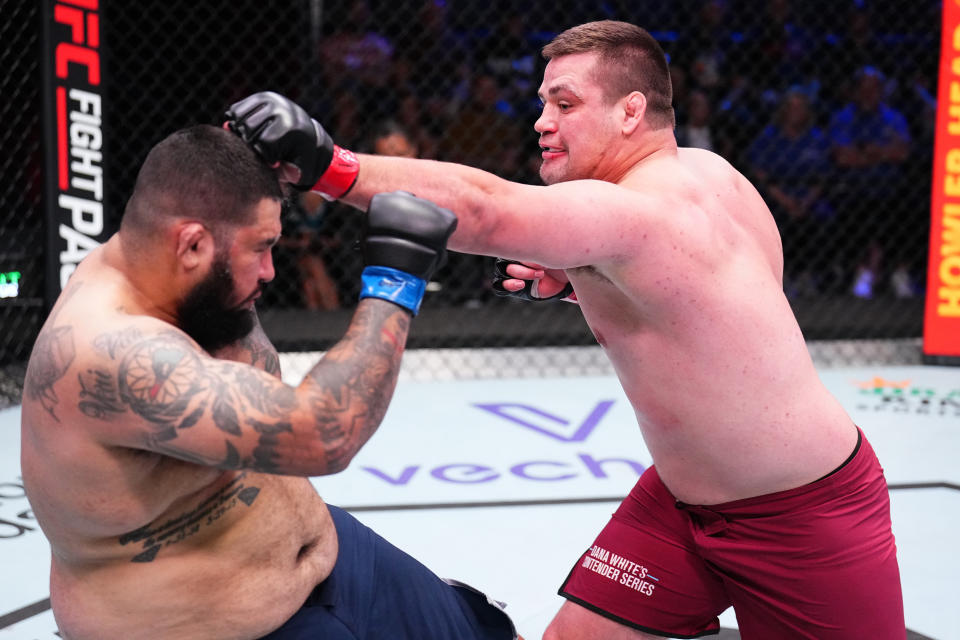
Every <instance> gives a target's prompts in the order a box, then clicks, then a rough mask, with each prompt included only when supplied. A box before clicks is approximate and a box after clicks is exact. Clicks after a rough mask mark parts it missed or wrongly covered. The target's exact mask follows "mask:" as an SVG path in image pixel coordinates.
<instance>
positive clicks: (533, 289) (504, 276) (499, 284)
mask: <svg viewBox="0 0 960 640" xmlns="http://www.w3.org/2000/svg"><path fill="white" fill-rule="evenodd" d="M511 264H523V263H522V262H518V261H517V260H507V259H505V258H497V259H496V261H495V262H494V263H493V292H494V293H495V294H497V295H498V296H504V297H507V296H509V297H513V298H520V299H521V300H533V301H534V302H546V301H547V300H559V299H561V298H567V297H570V296H571V295H572V294H573V285H572V284H570V283H569V282H568V283H567V284H566V286H565V287H564V288H563V289H561V290H560V291H559V292H558V293H555V294H554V295H552V296H547V297H546V298H541V297H539V296H537V284H538V282H539V281H538V280H524V283H526V284H525V285H524V287H523V289H520V290H519V291H509V290H507V289H504V288H503V281H504V280H521V279H522V278H516V277H514V276H511V275H510V274H508V273H507V266H508V265H511ZM574 299H575V298H574Z"/></svg>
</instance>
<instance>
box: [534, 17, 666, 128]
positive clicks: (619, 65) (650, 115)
mask: <svg viewBox="0 0 960 640" xmlns="http://www.w3.org/2000/svg"><path fill="white" fill-rule="evenodd" d="M574 53H597V54H599V60H598V61H597V65H596V68H595V69H594V74H595V76H596V80H597V82H598V83H600V85H601V86H603V87H604V88H605V89H604V93H605V97H606V98H607V99H608V100H611V101H615V100H619V99H620V98H622V97H623V96H625V95H627V94H629V93H630V92H631V91H639V92H641V93H642V94H643V95H644V96H646V98H647V115H646V117H647V120H648V121H649V123H650V126H652V127H653V128H655V129H663V128H666V127H670V128H671V129H672V128H673V126H674V124H675V119H674V113H673V104H672V102H673V86H672V84H671V81H670V67H669V66H668V65H667V57H666V55H665V54H664V53H663V49H662V48H661V47H660V44H659V43H658V42H657V41H656V39H655V38H654V37H653V36H652V35H650V34H649V33H648V32H647V31H646V30H644V29H641V28H640V27H638V26H636V25H633V24H630V23H628V22H618V21H616V20H600V21H597V22H587V23H586V24H581V25H579V26H576V27H572V28H570V29H567V30H566V31H564V32H563V33H561V34H559V35H558V36H557V37H555V38H554V39H553V40H551V41H550V43H549V44H548V45H547V46H545V47H544V48H543V57H544V58H546V59H547V60H550V59H552V58H559V57H561V56H567V55H571V54H574Z"/></svg>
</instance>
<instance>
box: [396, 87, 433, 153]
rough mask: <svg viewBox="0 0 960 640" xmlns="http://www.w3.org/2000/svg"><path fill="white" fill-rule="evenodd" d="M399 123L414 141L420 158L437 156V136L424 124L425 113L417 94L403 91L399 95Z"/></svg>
mask: <svg viewBox="0 0 960 640" xmlns="http://www.w3.org/2000/svg"><path fill="white" fill-rule="evenodd" d="M397 123H398V124H399V125H400V126H401V127H403V129H404V130H405V131H407V133H408V134H409V136H410V138H411V139H412V140H413V141H414V144H415V146H416V147H417V149H418V151H419V156H418V157H420V158H429V159H431V160H433V159H436V158H437V154H438V153H439V152H438V150H437V147H438V145H439V143H438V142H437V136H436V135H434V134H433V132H432V131H431V130H430V129H429V128H428V127H426V126H425V125H424V114H423V110H422V109H421V108H420V100H419V99H418V98H417V96H416V95H414V94H413V93H409V92H402V93H400V94H399V95H398V96H397Z"/></svg>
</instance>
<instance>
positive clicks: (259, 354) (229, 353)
mask: <svg viewBox="0 0 960 640" xmlns="http://www.w3.org/2000/svg"><path fill="white" fill-rule="evenodd" d="M254 321H255V323H256V324H254V326H253V331H251V332H250V334H249V335H248V336H246V337H245V338H241V339H240V340H237V341H236V342H234V343H233V344H230V345H227V346H225V347H223V348H222V349H218V350H217V351H215V352H214V353H212V354H210V355H212V356H213V357H214V358H218V359H220V360H233V361H234V362H245V363H247V364H252V365H253V366H255V367H257V368H258V369H263V370H264V371H266V372H267V373H269V374H271V375H274V376H276V377H277V378H279V377H280V357H279V356H278V355H277V348H276V347H274V346H273V343H272V342H270V338H268V337H267V334H266V333H264V331H263V327H262V326H261V325H260V317H259V316H257V315H256V314H254Z"/></svg>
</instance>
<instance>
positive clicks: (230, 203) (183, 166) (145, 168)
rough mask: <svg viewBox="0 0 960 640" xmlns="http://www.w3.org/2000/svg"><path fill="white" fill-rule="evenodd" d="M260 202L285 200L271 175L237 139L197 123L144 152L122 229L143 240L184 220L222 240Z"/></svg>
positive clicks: (244, 221)
mask: <svg viewBox="0 0 960 640" xmlns="http://www.w3.org/2000/svg"><path fill="white" fill-rule="evenodd" d="M263 198H272V199H275V200H278V201H282V200H283V192H282V190H281V188H280V183H279V181H278V180H277V176H276V174H275V173H274V171H273V170H272V169H271V168H270V167H268V166H267V165H266V163H264V162H263V161H262V160H261V159H260V158H259V157H258V156H257V155H256V153H254V151H253V150H252V149H250V147H248V146H247V144H246V143H245V142H243V140H241V139H240V137H239V136H237V135H235V134H233V133H231V132H230V131H227V130H225V129H222V128H219V127H214V126H211V125H197V126H194V127H190V128H188V129H181V130H180V131H177V132H175V133H173V134H171V135H170V136H168V137H167V138H165V139H164V140H162V141H160V142H159V143H158V144H157V145H156V146H154V147H153V149H151V150H150V153H149V154H147V159H146V160H144V162H143V165H142V166H141V167H140V173H139V174H138V175H137V183H136V186H135V187H134V189H133V195H131V196H130V200H129V201H128V202H127V206H126V209H125V210H124V214H123V221H122V223H121V230H122V231H124V232H127V233H132V234H134V235H136V236H138V237H140V238H142V239H146V238H149V237H150V236H151V235H152V234H154V233H156V232H157V231H159V230H160V229H162V228H163V227H164V226H165V225H166V224H167V223H168V222H169V221H170V220H172V219H174V218H177V217H185V218H192V219H196V220H199V221H200V222H202V223H204V224H205V225H207V227H208V228H210V230H211V231H213V232H214V233H215V234H216V235H218V236H220V237H222V236H223V235H224V234H225V233H227V232H228V231H230V230H232V229H233V228H236V227H238V226H242V225H244V224H250V223H251V222H252V221H253V212H254V207H255V205H257V204H258V203H259V202H260V201H261V200H262V199H263Z"/></svg>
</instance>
